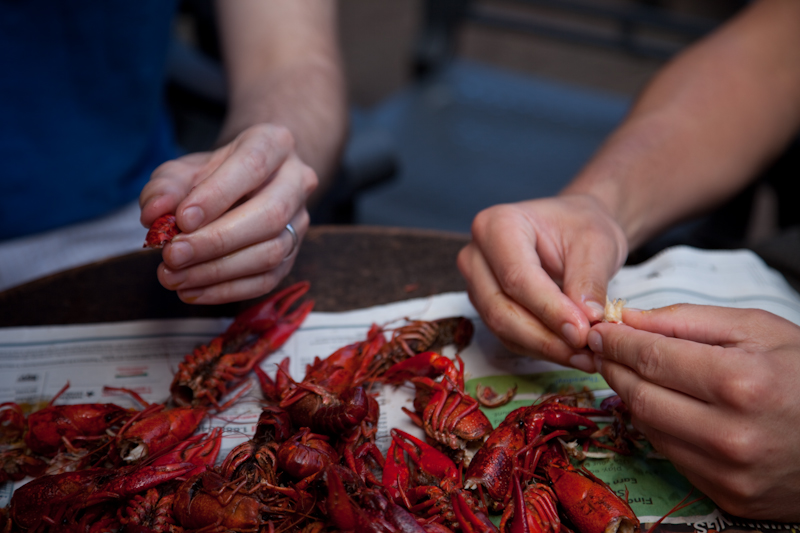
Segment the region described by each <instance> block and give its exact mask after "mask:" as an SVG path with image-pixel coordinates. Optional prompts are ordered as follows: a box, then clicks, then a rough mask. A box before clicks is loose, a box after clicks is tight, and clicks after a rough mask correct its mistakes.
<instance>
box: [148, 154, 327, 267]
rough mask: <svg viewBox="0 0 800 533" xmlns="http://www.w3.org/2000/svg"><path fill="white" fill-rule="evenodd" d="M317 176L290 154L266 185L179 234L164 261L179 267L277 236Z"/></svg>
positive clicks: (295, 211)
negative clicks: (216, 216)
mask: <svg viewBox="0 0 800 533" xmlns="http://www.w3.org/2000/svg"><path fill="white" fill-rule="evenodd" d="M315 180H316V175H315V174H314V171H313V170H311V169H310V168H309V167H308V166H306V165H304V164H303V163H302V162H300V160H299V159H297V158H296V157H292V158H290V159H289V160H287V161H286V164H284V165H283V166H282V167H281V169H280V170H279V171H278V175H277V176H276V177H275V179H274V180H273V181H272V182H271V183H270V184H269V186H268V187H267V188H265V189H263V190H261V191H258V193H256V194H255V195H254V196H253V197H251V198H249V199H248V200H247V201H246V202H244V203H243V204H241V205H239V206H237V207H236V208H235V209H232V210H231V211H229V212H227V213H225V214H224V215H223V216H221V217H220V218H219V219H218V220H215V221H214V222H212V223H211V224H209V225H207V226H204V227H202V228H200V229H198V230H197V231H195V232H193V233H188V234H179V235H178V236H177V237H176V238H175V239H173V241H172V243H170V244H169V245H167V246H166V247H165V248H164V253H163V257H164V262H165V263H166V264H167V266H168V267H169V268H170V269H172V270H179V269H183V268H186V267H188V266H192V265H197V264H199V263H203V262H206V261H210V260H212V259H217V258H220V257H223V256H226V255H229V254H231V253H233V252H235V251H237V250H240V249H242V248H246V247H248V246H252V245H254V244H256V243H259V242H263V241H267V240H271V239H275V238H276V237H278V236H279V235H280V234H281V233H282V232H283V231H284V229H285V227H286V224H287V223H288V222H289V220H290V219H291V217H292V216H294V214H295V213H297V212H298V211H299V210H300V209H301V208H303V207H304V205H305V201H306V199H307V198H308V195H309V194H310V192H311V190H313V184H314V183H315Z"/></svg>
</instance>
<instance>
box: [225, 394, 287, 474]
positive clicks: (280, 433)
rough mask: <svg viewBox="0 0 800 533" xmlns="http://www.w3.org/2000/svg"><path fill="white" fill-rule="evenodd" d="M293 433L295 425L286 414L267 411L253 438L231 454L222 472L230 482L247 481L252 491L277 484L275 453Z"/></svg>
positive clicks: (274, 408) (276, 410)
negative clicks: (236, 480) (260, 486)
mask: <svg viewBox="0 0 800 533" xmlns="http://www.w3.org/2000/svg"><path fill="white" fill-rule="evenodd" d="M292 433H293V430H292V421H291V419H290V418H289V415H288V413H286V411H284V410H283V409H281V408H279V407H276V406H272V405H270V406H267V407H265V408H264V409H263V410H262V411H261V415H259V417H258V423H257V424H256V432H255V434H254V435H253V438H251V439H248V440H247V441H246V442H243V443H241V444H239V445H238V446H236V447H234V448H233V449H232V450H231V451H230V452H229V453H228V456H227V457H226V458H225V460H224V461H223V463H222V465H221V466H220V468H219V472H220V474H221V475H222V477H224V478H225V479H228V480H234V479H242V478H243V479H244V480H245V488H246V489H248V490H249V489H252V488H254V487H256V486H258V484H259V483H261V482H263V481H266V482H268V483H270V484H273V485H274V484H276V483H277V480H278V473H277V469H276V462H277V460H276V458H275V452H276V450H277V448H278V446H279V445H280V443H282V442H284V441H285V440H286V439H288V438H289V437H291V436H292Z"/></svg>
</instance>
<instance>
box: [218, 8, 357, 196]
mask: <svg viewBox="0 0 800 533" xmlns="http://www.w3.org/2000/svg"><path fill="white" fill-rule="evenodd" d="M239 3H243V2H242V0H237V2H221V3H220V4H221V5H222V6H224V7H225V9H224V10H221V11H220V20H221V25H222V26H223V29H225V28H230V29H229V30H228V31H225V32H224V35H225V37H224V39H223V42H224V49H225V64H226V66H227V67H228V84H229V92H230V98H229V111H228V115H227V116H226V120H225V124H224V126H223V129H222V131H221V134H220V137H219V142H218V144H223V143H225V142H228V141H230V140H231V139H232V138H234V137H235V136H236V135H238V133H239V132H241V131H242V130H244V129H246V128H247V127H249V126H252V125H254V124H258V123H263V122H270V123H275V124H281V125H283V126H285V127H287V128H288V129H289V130H290V131H291V132H292V135H293V137H294V139H295V143H296V148H297V152H298V154H299V155H300V157H301V159H302V160H303V161H304V162H305V163H306V164H308V165H309V166H310V167H311V168H313V169H314V170H315V171H316V173H317V175H318V177H319V180H320V187H319V188H318V189H317V192H318V193H320V194H321V193H322V192H323V191H324V190H325V189H326V186H327V185H328V184H329V182H330V180H331V179H332V177H333V175H334V173H335V171H336V169H337V166H338V160H339V155H340V152H341V149H342V146H343V144H344V140H345V136H346V131H347V106H346V94H345V82H344V75H343V71H342V63H341V58H340V55H339V51H338V43H337V37H336V26H335V2H332V1H331V0H321V1H320V0H300V1H298V0H280V1H275V0H271V1H270V2H262V0H256V3H257V5H255V6H253V7H250V6H248V5H247V4H244V7H242V4H239ZM237 5H238V7H237ZM259 21H261V22H259ZM263 21H268V22H269V23H268V24H266V25H265V24H264V23H263ZM243 36H246V37H247V38H246V39H244V38H242V37H243ZM315 197H316V195H315ZM315 197H312V199H311V200H310V202H309V203H310V204H313V203H314V202H315Z"/></svg>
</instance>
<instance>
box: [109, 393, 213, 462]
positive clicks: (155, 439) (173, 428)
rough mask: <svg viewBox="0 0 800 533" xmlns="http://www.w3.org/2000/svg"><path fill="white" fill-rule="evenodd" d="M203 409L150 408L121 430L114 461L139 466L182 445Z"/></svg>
mask: <svg viewBox="0 0 800 533" xmlns="http://www.w3.org/2000/svg"><path fill="white" fill-rule="evenodd" d="M205 416H206V409H204V408H194V407H175V408H172V409H169V408H167V407H166V406H165V405H163V404H152V405H149V406H148V407H147V408H146V409H144V410H143V411H139V412H138V413H137V414H136V415H135V416H134V417H132V418H131V419H130V420H128V422H127V423H126V424H125V425H124V426H122V428H120V430H119V432H118V433H117V435H116V437H115V438H114V452H115V457H114V461H115V462H116V461H119V460H121V461H124V462H126V463H135V462H141V461H143V460H145V459H147V458H148V457H152V456H154V455H157V454H158V453H159V452H161V451H165V450H168V449H170V448H172V447H173V446H175V445H177V444H178V443H180V442H182V441H184V440H185V439H186V438H187V437H189V436H190V435H191V434H192V433H194V432H195V431H196V430H197V428H198V427H199V426H200V422H202V421H203V419H204V418H205Z"/></svg>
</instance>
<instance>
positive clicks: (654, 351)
mask: <svg viewBox="0 0 800 533" xmlns="http://www.w3.org/2000/svg"><path fill="white" fill-rule="evenodd" d="M664 342H665V339H664V338H662V337H659V338H657V339H655V340H653V341H652V342H650V343H649V344H648V345H647V346H645V347H644V348H642V350H640V352H639V357H638V358H637V359H636V372H637V373H638V374H639V375H641V376H642V377H644V378H645V379H651V380H652V379H653V378H655V377H657V376H658V375H659V372H660V369H661V367H662V366H663V357H664Z"/></svg>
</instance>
